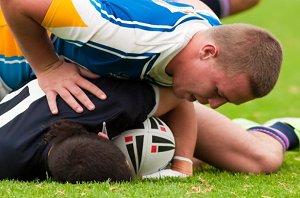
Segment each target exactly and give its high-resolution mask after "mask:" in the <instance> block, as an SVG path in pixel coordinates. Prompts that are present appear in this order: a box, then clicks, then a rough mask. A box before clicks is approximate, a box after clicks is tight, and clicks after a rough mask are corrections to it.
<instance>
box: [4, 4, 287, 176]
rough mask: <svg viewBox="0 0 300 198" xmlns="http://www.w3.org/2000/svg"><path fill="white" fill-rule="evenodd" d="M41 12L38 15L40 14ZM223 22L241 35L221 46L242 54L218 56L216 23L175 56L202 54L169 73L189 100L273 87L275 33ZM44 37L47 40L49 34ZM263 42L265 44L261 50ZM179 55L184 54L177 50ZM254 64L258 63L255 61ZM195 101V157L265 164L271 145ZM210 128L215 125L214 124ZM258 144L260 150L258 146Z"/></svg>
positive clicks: (238, 98) (215, 102) (245, 95)
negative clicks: (197, 43) (197, 46)
mask: <svg viewBox="0 0 300 198" xmlns="http://www.w3.org/2000/svg"><path fill="white" fill-rule="evenodd" d="M1 2H4V0H3V1H1ZM16 2H17V1H15V0H11V1H7V2H6V1H5V3H4V4H2V6H5V7H6V6H10V5H13V4H14V3H16ZM61 2H63V1H61ZM124 2H126V1H124ZM33 3H36V2H33ZM28 5H29V4H28ZM167 5H168V4H167ZM23 6H27V5H24V4H22V2H20V3H18V6H17V7H15V6H12V7H11V8H13V10H9V9H7V11H8V12H11V13H12V11H13V13H14V16H13V17H12V18H11V19H13V21H14V22H17V21H18V20H19V19H21V21H22V22H21V23H20V24H18V26H19V25H20V26H19V27H22V25H23V24H26V22H28V21H23V20H27V19H28V17H27V16H22V17H21V18H19V17H20V16H19V15H15V13H23V14H24V13H27V14H30V13H31V11H30V10H28V11H29V12H16V10H15V8H18V9H19V8H20V9H22V7H23ZM184 7H186V8H187V9H188V7H187V6H184ZM6 8H7V7H6ZM30 8H34V6H31V7H30ZM196 9H198V7H197V6H196ZM201 9H202V8H201ZM151 12H152V10H151ZM32 13H33V12H32ZM32 13H31V14H32ZM34 13H36V12H34ZM178 13H179V14H183V13H181V12H178ZM192 13H194V12H192ZM192 13H191V15H189V16H188V17H195V15H194V14H192ZM197 13H198V12H197ZM199 13H201V12H199ZM185 14H186V13H185ZM183 15H184V14H183ZM147 16H153V15H147ZM199 16H200V15H199ZM199 16H198V19H199V21H200V22H199V24H198V25H199V26H201V28H202V26H203V29H205V31H204V33H209V32H210V31H206V30H210V29H214V28H210V27H211V26H212V24H213V23H212V22H211V21H210V19H214V20H213V21H215V22H217V21H218V20H217V18H214V16H213V14H211V13H210V12H209V11H205V12H202V16H200V17H199ZM41 18H43V17H41ZM29 20H30V19H29ZM39 22H40V21H39ZM12 25H13V24H12ZM227 27H228V28H229V29H228V30H229V31H230V33H233V34H232V35H233V37H234V38H235V39H237V38H240V39H241V40H239V41H237V40H235V39H231V38H229V40H228V42H229V41H233V43H230V44H229V45H227V46H226V48H228V49H232V50H228V51H234V52H240V53H241V54H232V53H229V55H232V57H229V58H228V59H227V58H225V59H222V56H221V55H220V54H224V53H225V52H226V51H224V50H223V48H222V47H221V46H219V47H220V48H218V47H217V46H216V43H214V42H213V41H214V40H215V39H217V38H220V39H221V40H222V38H223V37H222V36H221V35H222V34H217V32H220V33H221V32H222V31H221V30H222V28H218V29H217V28H216V30H218V31H217V32H214V31H212V32H213V34H216V35H218V36H217V37H212V38H211V39H208V38H210V37H207V35H206V34H204V35H201V36H200V37H197V38H198V39H199V38H202V37H203V39H204V40H203V39H202V41H203V42H204V41H205V40H207V42H204V45H203V48H201V50H200V51H198V50H194V51H193V50H192V52H193V53H188V54H192V55H197V54H198V52H201V53H199V54H201V56H200V57H199V56H194V57H189V58H187V57H186V56H180V57H181V58H182V59H181V58H179V59H177V60H183V62H182V63H185V60H201V64H200V63H199V62H197V61H195V63H199V65H197V64H196V66H197V67H196V68H189V69H188V68H187V69H186V70H185V72H187V71H189V72H188V73H185V72H182V71H178V73H177V74H182V75H180V76H177V75H175V74H174V75H173V78H174V81H175V80H176V79H177V80H178V79H180V78H181V80H182V81H183V82H184V83H183V85H184V86H183V87H181V88H182V89H178V90H177V91H179V92H180V93H181V95H184V97H186V98H189V99H190V100H192V99H195V96H193V95H194V94H193V93H195V92H198V91H201V92H202V93H201V94H199V95H198V94H196V97H197V99H198V100H200V102H202V103H210V105H211V106H213V107H217V106H219V105H221V104H223V103H225V102H227V101H229V102H233V103H241V102H243V101H246V100H249V99H251V98H254V97H255V95H256V96H258V95H259V94H258V95H257V93H256V94H255V93H252V92H253V91H254V90H256V91H258V90H264V91H258V92H260V94H262V95H264V94H266V93H267V92H269V91H270V89H272V87H273V86H274V83H275V82H276V80H277V77H278V73H279V67H280V65H281V55H282V54H281V48H280V45H279V44H278V42H276V39H275V40H274V38H273V37H272V36H270V35H269V34H268V33H266V32H265V31H264V30H261V29H257V28H253V27H249V26H243V25H238V26H227ZM237 27H239V28H237ZM207 28H208V29H207ZM231 28H233V29H234V31H233V32H232V29H231ZM54 29H55V28H54ZM58 29H59V28H58ZM77 29H78V28H77ZM175 29H177V28H175ZM179 29H181V30H186V29H185V28H184V27H183V26H182V28H179ZM27 30H31V29H30V28H28V27H26V28H22V33H21V34H24V35H26V32H23V31H27ZM136 30H140V29H136ZM223 30H226V28H224V29H223ZM252 30H253V32H255V33H257V35H260V36H261V37H260V36H259V37H257V38H249V37H247V35H248V33H249V32H250V31H252ZM202 33H203V32H202ZM224 33H225V35H227V36H228V35H231V34H226V31H225V32H224ZM245 33H247V34H245ZM235 34H238V35H239V36H234V35H235ZM129 35H130V36H132V35H131V34H129ZM199 35H200V33H199ZM205 35H206V36H205ZM241 35H242V36H241ZM251 35H256V34H251ZM210 36H212V35H210ZM1 38H2V37H1ZM28 38H31V37H28ZM37 38H40V35H39V36H37ZM44 38H45V37H44ZM122 38H123V37H122ZM154 38H158V37H154ZM259 38H261V39H262V40H259ZM45 39H46V40H48V37H47V38H45ZM58 40H60V39H58ZM253 40H254V41H258V42H257V43H256V45H255V47H258V49H255V50H254V49H253V50H250V49H251V47H253V46H252V45H253ZM61 41H63V40H61ZM122 41H124V38H123V39H122V40H120V42H116V43H123V42H122ZM249 41H251V42H249ZM269 41H270V43H269ZM235 42H238V43H244V44H245V45H236V44H235ZM267 43H268V44H270V45H271V46H268V47H267V45H266V44H267ZM43 44H45V43H43ZM149 44H150V43H149ZM227 44H228V43H227ZM258 44H259V45H258ZM260 44H262V45H261V46H260ZM273 44H274V45H273ZM30 45H31V44H30ZM257 45H258V46H257ZM189 46H190V47H189V51H187V50H185V54H187V52H190V50H191V49H193V48H191V47H192V46H193V45H189ZM272 46H273V47H274V53H269V49H270V48H272V49H273V47H272ZM236 47H242V48H245V50H243V49H240V50H236ZM42 48H43V46H41V48H40V49H39V50H37V51H35V52H34V51H32V52H34V53H36V54H40V52H42V51H41V49H42ZM266 48H267V49H268V50H266ZM50 49H52V48H51V47H50ZM80 49H81V48H80ZM224 49H225V48H224ZM233 49H234V50H233ZM247 50H250V51H253V52H255V53H258V55H261V58H255V59H253V60H252V59H251V57H257V54H255V55H253V54H252V55H249V54H248V53H245V52H246V51H247ZM264 52H268V53H267V54H269V55H271V56H270V57H269V56H268V55H267V54H265V53H264ZM199 54H198V55H199ZM225 54H226V53H225ZM181 55H184V54H181ZM55 57H56V55H55ZM236 57H241V61H242V62H247V63H249V65H246V66H245V65H244V64H239V63H236V64H233V63H232V62H230V60H231V59H232V60H234V61H237V59H236ZM98 58H99V57H98ZM223 58H224V57H223ZM225 60H226V61H225ZM257 60H259V61H262V62H258V63H257V62H255V61H257ZM224 61H225V62H224ZM228 61H229V62H228ZM274 62H276V64H275V68H273V66H274V65H273V63H274ZM221 63H222V65H223V66H224V63H226V64H225V66H226V65H230V66H233V65H235V66H239V67H236V68H230V69H229V68H225V67H223V66H221V65H220V64H221ZM66 64H67V63H66ZM37 65H39V64H37ZM68 65H69V66H68V68H73V66H72V64H68ZM175 65H176V64H175ZM188 65H189V64H188V63H187V64H185V66H188ZM259 65H260V66H261V67H259ZM177 68H183V67H177ZM246 68H249V70H247V71H246V70H245V69H246ZM251 68H252V69H251ZM73 69H74V68H73ZM265 69H266V70H265ZM75 70H77V67H76V68H75ZM7 71H8V70H7ZM84 71H85V70H84ZM254 71H255V72H254ZM163 72H164V71H163ZM248 72H249V73H250V74H249V73H248ZM253 72H254V73H253ZM273 72H275V73H273ZM61 73H64V74H68V73H69V72H58V75H56V74H55V75H54V76H55V78H53V79H55V80H57V79H56V77H58V76H59V75H60V74H61ZM84 73H86V72H84ZM4 74H5V73H4ZM257 75H258V76H257ZM260 75H261V76H260ZM4 76H5V75H4ZM75 76H77V77H79V76H78V75H75ZM163 76H165V77H166V78H167V80H170V81H171V80H172V78H170V76H168V75H167V74H165V75H163ZM154 77H155V76H153V78H154ZM249 79H250V80H249ZM255 79H262V81H260V82H257V80H255ZM198 80H199V83H198V84H195V82H197V81H198ZM200 81H201V82H200ZM78 82H79V81H78ZM81 82H82V81H81ZM250 82H251V83H250ZM270 82H271V83H270ZM256 83H257V84H256ZM266 83H270V84H266ZM50 84H51V83H50ZM174 85H175V84H174ZM253 85H254V87H253ZM255 85H257V86H255ZM261 85H268V86H267V87H263V89H261ZM91 87H93V86H87V89H89V88H91ZM255 87H256V88H255ZM177 88H178V87H177ZM76 90H77V89H76ZM77 91H78V90H77ZM92 93H93V92H92ZM226 93H228V94H226ZM195 105H196V111H197V119H198V137H199V138H201V139H202V138H203V139H205V138H207V139H206V140H207V141H203V142H201V141H198V143H197V147H196V149H197V150H196V153H195V154H196V156H197V157H199V158H203V159H204V160H205V161H207V162H210V163H211V164H215V165H216V166H218V167H223V168H225V169H229V170H234V171H243V172H264V171H268V168H265V166H264V164H265V163H264V162H265V161H267V160H268V156H266V157H265V155H266V154H267V153H268V151H269V152H271V153H272V151H273V150H272V148H265V147H266V144H262V143H261V144H260V143H257V142H256V141H258V142H259V140H260V139H257V138H256V137H254V136H252V135H250V134H248V133H244V131H240V130H238V129H236V128H235V127H233V128H230V127H228V128H226V127H225V128H218V127H217V128H216V126H214V125H215V123H214V122H211V121H210V120H207V118H206V117H203V116H204V115H205V112H206V111H208V110H206V109H205V108H204V107H203V106H201V105H197V104H195ZM202 110H203V112H202ZM209 112H211V113H210V114H211V115H213V114H216V115H215V116H216V117H218V114H217V113H216V112H214V111H209ZM221 117H222V116H221ZM211 119H212V120H214V119H215V117H214V116H212V117H211ZM203 120H204V121H205V122H203V123H210V124H212V126H211V128H209V126H207V125H205V126H206V127H207V129H206V128H205V127H203V126H204V124H203V123H202V121H203ZM226 122H227V121H226ZM168 124H169V125H170V127H171V124H172V122H170V123H168ZM173 124H175V127H174V128H177V127H176V124H177V125H180V123H173ZM226 126H230V124H229V123H227V124H226ZM171 128H172V127H171ZM215 128H216V129H217V130H214V129H215ZM172 129H173V128H172ZM210 129H212V130H210ZM208 130H209V131H211V132H210V133H206V131H208ZM219 131H223V133H222V134H218V133H219ZM233 131H235V132H234V133H233ZM199 138H198V139H199ZM232 142H235V144H232ZM245 142H246V143H245ZM256 143H257V144H256ZM215 144H217V145H219V147H222V151H223V152H219V150H218V149H217V150H216V148H217V147H215ZM258 144H259V145H261V147H260V146H255V147H254V145H258ZM202 148H205V149H204V150H205V151H208V150H209V152H205V153H203V151H204V150H202ZM250 148H251V149H250ZM198 149H199V150H198ZM262 150H263V151H264V152H261V151H262ZM223 153H224V155H222V154H223ZM225 156H227V157H226V158H224V157H225ZM230 157H232V158H230ZM221 159H222V161H221V162H222V163H219V162H220V160H221ZM233 159H235V161H237V160H239V159H242V160H244V161H247V162H248V164H247V166H245V165H244V164H243V163H239V164H237V163H232V162H233V161H234V160H233ZM264 160H265V161H264Z"/></svg>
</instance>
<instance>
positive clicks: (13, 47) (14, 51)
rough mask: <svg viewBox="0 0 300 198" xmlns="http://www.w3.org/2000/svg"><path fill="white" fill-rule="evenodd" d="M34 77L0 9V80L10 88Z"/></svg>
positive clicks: (16, 86) (13, 88)
mask: <svg viewBox="0 0 300 198" xmlns="http://www.w3.org/2000/svg"><path fill="white" fill-rule="evenodd" d="M32 78H34V73H33V71H32V69H31V68H30V66H29V64H28V62H27V61H26V60H25V58H24V57H23V54H22V52H21V50H20V49H19V47H18V45H17V43H16V41H15V39H14V37H13V34H12V32H11V31H10V29H9V27H8V25H7V23H6V21H5V19H4V17H3V14H2V11H1V9H0V80H2V82H4V83H5V85H6V86H8V87H9V88H11V89H12V90H15V89H18V88H20V87H21V86H22V85H24V84H25V83H26V82H28V81H29V80H31V79H32Z"/></svg>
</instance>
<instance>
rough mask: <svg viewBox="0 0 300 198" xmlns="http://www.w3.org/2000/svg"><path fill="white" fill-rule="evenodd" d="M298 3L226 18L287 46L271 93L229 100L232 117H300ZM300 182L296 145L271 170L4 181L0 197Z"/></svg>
mask: <svg viewBox="0 0 300 198" xmlns="http://www.w3.org/2000/svg"><path fill="white" fill-rule="evenodd" d="M299 7H300V1H299V0H288V1H282V0H261V3H260V5H259V6H257V7H256V8H254V9H252V10H249V11H247V12H244V13H242V14H239V15H236V16H234V17H230V18H227V19H226V20H223V22H224V23H235V22H245V23H250V24H255V25H258V26H261V27H264V28H266V29H268V30H270V31H271V32H273V33H274V35H276V36H277V37H278V38H279V39H280V40H281V42H282V45H283V47H284V64H283V68H282V73H281V77H280V80H279V82H278V84H277V85H276V88H275V89H274V91H273V92H272V93H271V94H270V95H268V96H267V97H265V98H263V99H259V100H256V101H253V102H249V103H247V104H244V105H241V106H234V105H225V106H224V107H222V108H220V109H219V111H220V112H222V113H224V114H226V115H227V116H229V117H230V118H236V117H244V118H249V119H252V120H255V121H258V122H264V121H266V120H268V119H270V118H274V117H282V116H299V117H300V111H298V110H299V109H300V87H299V85H300V77H299V76H298V72H300V69H299V68H298V67H299V66H298V64H299V62H300V61H299V58H300V55H298V54H299V52H300V25H299V22H298V21H297V20H298V18H300V13H299V11H298V9H299ZM220 152H221V151H220ZM299 184H300V155H299V153H298V151H293V152H288V153H287V155H286V159H285V161H284V164H283V166H282V169H281V170H280V171H279V172H278V173H276V174H270V175H260V176H257V175H251V174H250V175H246V174H234V173H230V172H226V171H220V170H217V169H215V168H213V167H210V166H207V167H204V168H203V169H201V170H197V171H195V175H194V176H193V177H191V178H188V179H164V180H154V181H140V180H135V181H133V182H130V183H122V184H118V183H117V184H116V183H108V182H107V183H101V184H98V183H90V184H76V185H70V184H59V183H55V182H51V181H45V182H38V181H36V182H16V181H2V182H0V197H118V198H119V197H172V198H173V197H201V196H205V197H264V198H268V197H300V185H299Z"/></svg>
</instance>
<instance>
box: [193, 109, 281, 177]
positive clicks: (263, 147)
mask: <svg viewBox="0 0 300 198" xmlns="http://www.w3.org/2000/svg"><path fill="white" fill-rule="evenodd" d="M194 105H195V110H196V116H197V119H198V137H197V144H196V148H195V157H196V158H198V159H200V160H203V161H204V162H206V163H208V164H211V165H213V166H215V167H217V168H221V169H225V170H229V171H235V172H252V173H269V172H274V171H276V170H278V169H279V168H280V166H281V164H282V160H283V153H284V149H283V146H282V144H281V143H280V142H279V141H278V140H277V139H275V138H273V137H271V136H270V135H267V134H265V133H261V132H249V131H246V130H245V129H243V128H242V127H241V126H239V125H238V124H236V123H233V122H232V121H231V120H230V119H228V118H226V117H225V116H223V115H221V114H220V113H218V112H216V111H214V110H212V109H210V108H207V107H205V106H203V105H201V104H199V103H195V104H194Z"/></svg>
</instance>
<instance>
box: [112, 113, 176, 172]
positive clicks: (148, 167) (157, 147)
mask: <svg viewBox="0 0 300 198" xmlns="http://www.w3.org/2000/svg"><path fill="white" fill-rule="evenodd" d="M112 141H113V142H114V143H115V145H117V146H118V147H119V148H120V149H121V151H122V152H123V153H124V154H125V156H126V158H127V160H128V162H129V164H130V166H131V170H132V172H133V174H134V175H135V176H143V175H148V174H151V173H155V172H157V171H159V170H161V169H163V168H165V167H166V166H167V165H168V164H169V162H170V161H171V160H172V158H173V156H174V151H175V140H174V136H173V133H172V131H171V130H170V128H169V127H168V126H167V125H166V124H165V123H164V122H163V121H162V120H160V119H159V118H156V117H150V118H148V119H147V120H146V121H144V122H143V123H142V124H141V125H140V126H136V127H135V128H134V129H130V130H127V131H124V132H123V133H121V134H120V135H119V136H117V137H115V138H113V139H112Z"/></svg>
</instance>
